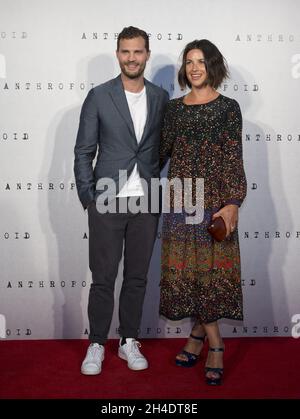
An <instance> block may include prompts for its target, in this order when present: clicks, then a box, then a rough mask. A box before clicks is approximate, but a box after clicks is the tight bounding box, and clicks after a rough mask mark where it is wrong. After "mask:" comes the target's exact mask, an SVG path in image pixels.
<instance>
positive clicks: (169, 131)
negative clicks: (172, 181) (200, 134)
mask: <svg viewBox="0 0 300 419" xmlns="http://www.w3.org/2000/svg"><path fill="white" fill-rule="evenodd" d="M174 139H175V126H174V111H173V110H172V106H171V102H168V103H167V105H166V108H165V114H164V118H163V124H162V131H161V138H160V145H159V168H160V170H162V169H163V168H164V167H165V165H166V163H167V161H168V159H169V157H171V154H172V148H173V143H174Z"/></svg>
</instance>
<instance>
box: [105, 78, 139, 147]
mask: <svg viewBox="0 0 300 419" xmlns="http://www.w3.org/2000/svg"><path fill="white" fill-rule="evenodd" d="M110 96H111V98H112V100H113V102H114V104H115V106H116V108H117V109H118V111H119V113H120V115H121V116H122V118H123V119H124V121H125V122H126V124H127V126H128V128H129V131H130V134H131V136H132V137H133V138H134V140H135V142H136V143H137V140H136V136H135V132H134V126H133V122H132V119H131V115H130V111H129V107H128V103H127V100H126V95H125V92H124V88H123V83H122V80H121V76H118V77H117V78H115V80H114V86H113V89H112V90H111V92H110Z"/></svg>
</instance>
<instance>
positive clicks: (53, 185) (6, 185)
mask: <svg viewBox="0 0 300 419" xmlns="http://www.w3.org/2000/svg"><path fill="white" fill-rule="evenodd" d="M0 191H8V192H10V191H13V192H15V191H66V192H69V191H76V185H75V182H72V181H71V182H54V181H53V182H26V181H24V182H16V183H13V182H3V184H2V185H1V186H0Z"/></svg>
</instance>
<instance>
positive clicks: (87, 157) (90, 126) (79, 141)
mask: <svg viewBox="0 0 300 419" xmlns="http://www.w3.org/2000/svg"><path fill="white" fill-rule="evenodd" d="M98 137H99V117H98V112H97V105H96V101H95V93H94V90H93V89H92V90H90V91H89V93H88V95H87V97H86V99H85V101H84V103H83V105H82V109H81V114H80V122H79V129H78V133H77V138H76V145H75V149H74V152H75V161H74V174H75V181H76V187H77V192H78V196H79V199H80V201H81V203H82V205H83V207H84V208H87V206H88V205H89V203H91V202H92V201H93V200H94V198H95V179H94V173H93V160H94V158H95V156H96V153H97V148H98Z"/></svg>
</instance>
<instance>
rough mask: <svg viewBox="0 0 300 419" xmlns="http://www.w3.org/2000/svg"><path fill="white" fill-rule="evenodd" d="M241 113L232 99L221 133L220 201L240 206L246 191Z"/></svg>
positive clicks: (224, 203)
mask: <svg viewBox="0 0 300 419" xmlns="http://www.w3.org/2000/svg"><path fill="white" fill-rule="evenodd" d="M242 125H243V123H242V114H241V110H240V106H239V104H238V103H237V102H236V101H235V100H232V105H231V106H230V107H229V109H228V111H227V117H226V122H225V127H224V133H223V161H222V173H221V184H222V203H223V205H224V206H225V205H229V204H236V205H238V206H241V204H242V202H243V200H244V199H245V196H246V193H247V182H246V176H245V171H244V164H243V150H242Z"/></svg>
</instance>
